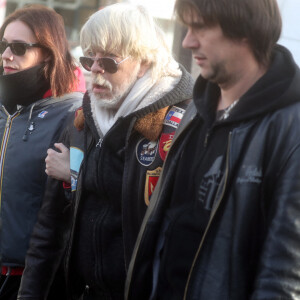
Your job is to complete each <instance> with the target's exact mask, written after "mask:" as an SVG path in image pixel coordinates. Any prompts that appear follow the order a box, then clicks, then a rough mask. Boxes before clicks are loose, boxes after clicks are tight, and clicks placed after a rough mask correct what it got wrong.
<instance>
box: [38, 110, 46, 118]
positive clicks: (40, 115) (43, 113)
mask: <svg viewBox="0 0 300 300" xmlns="http://www.w3.org/2000/svg"><path fill="white" fill-rule="evenodd" d="M47 113H48V112H47V111H46V110H43V111H42V112H40V113H39V114H38V118H41V119H44V118H45V116H46V114H47Z"/></svg>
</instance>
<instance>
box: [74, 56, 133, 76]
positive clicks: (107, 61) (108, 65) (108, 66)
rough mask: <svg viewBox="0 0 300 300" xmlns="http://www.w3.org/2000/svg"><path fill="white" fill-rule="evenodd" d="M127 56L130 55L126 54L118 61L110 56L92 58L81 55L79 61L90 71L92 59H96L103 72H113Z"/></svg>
mask: <svg viewBox="0 0 300 300" xmlns="http://www.w3.org/2000/svg"><path fill="white" fill-rule="evenodd" d="M129 57H130V56H127V57H126V58H124V59H123V60H121V61H120V62H116V60H114V59H113V58H110V57H101V58H94V57H85V56H82V57H80V58H79V61H80V63H81V65H82V66H83V67H84V68H85V69H86V70H87V71H91V68H92V65H93V63H94V61H96V62H97V64H98V65H99V67H100V68H102V69H103V70H104V71H105V72H107V73H111V74H113V73H116V72H117V71H118V65H119V64H120V63H122V62H123V61H125V60H126V59H128V58H129Z"/></svg>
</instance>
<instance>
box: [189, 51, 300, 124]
mask: <svg viewBox="0 0 300 300" xmlns="http://www.w3.org/2000/svg"><path fill="white" fill-rule="evenodd" d="M299 83H300V70H299V68H298V66H297V65H296V63H295V61H294V59H293V57H292V55H291V53H290V52H289V51H288V50H287V49H286V48H284V47H283V46H280V45H276V46H275V47H274V50H273V54H272V61H271V64H270V66H269V68H268V70H267V72H266V73H265V74H264V75H263V76H262V77H261V78H260V79H259V80H258V81H257V82H256V83H255V84H254V85H253V86H252V87H251V88H250V89H249V90H248V91H247V92H246V93H245V94H244V95H243V96H242V97H241V98H240V100H239V102H238V103H237V105H236V106H235V107H234V108H233V109H232V110H231V111H230V115H229V117H228V118H227V119H226V120H222V121H220V122H222V123H223V122H224V123H225V122H226V123H231V122H236V121H245V120H249V119H252V118H253V117H258V116H259V115H263V114H266V113H269V112H272V111H275V110H278V109H280V108H283V107H286V106H288V105H291V104H293V103H295V102H299V101H300V89H299ZM217 95H220V89H219V87H218V85H217V84H214V83H211V82H209V81H207V80H205V79H204V78H203V77H201V75H200V76H199V78H198V79H197V81H196V84H195V87H194V102H195V105H196V108H197V111H198V113H199V115H200V116H201V117H202V118H203V119H204V120H205V119H206V118H207V116H209V115H211V112H212V111H215V109H216V105H217V104H216V99H217V98H218V97H217Z"/></svg>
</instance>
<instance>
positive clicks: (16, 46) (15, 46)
mask: <svg viewBox="0 0 300 300" xmlns="http://www.w3.org/2000/svg"><path fill="white" fill-rule="evenodd" d="M7 47H9V48H10V50H11V52H12V53H13V54H14V55H17V56H22V55H24V54H25V52H26V50H27V49H28V48H31V47H39V48H42V46H41V45H40V44H36V43H35V44H27V43H21V42H13V43H7V42H5V41H0V54H1V55H2V54H3V52H4V51H5V49H6V48H7Z"/></svg>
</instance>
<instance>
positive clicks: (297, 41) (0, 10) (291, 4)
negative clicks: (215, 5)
mask: <svg viewBox="0 0 300 300" xmlns="http://www.w3.org/2000/svg"><path fill="white" fill-rule="evenodd" d="M277 1H278V5H279V7H280V10H281V13H282V17H283V31H282V35H281V38H280V41H279V43H281V44H283V45H285V46H286V47H287V48H289V49H290V50H291V51H292V53H293V55H294V57H295V60H296V62H297V63H298V65H300V26H299V25H300V24H299V21H298V20H299V17H298V15H299V13H300V0H277ZM117 2H131V3H139V4H142V5H144V6H146V7H147V8H148V9H149V11H150V12H151V13H152V15H153V16H154V17H155V18H156V20H157V22H158V23H159V24H160V26H161V27H162V28H163V30H164V31H165V33H166V35H167V38H168V42H169V45H170V47H171V48H172V50H173V53H174V56H175V58H176V59H177V61H179V62H180V63H182V64H183V65H184V66H185V67H186V69H187V70H189V71H190V72H191V73H192V75H193V76H194V77H195V78H196V77H197V76H198V74H199V69H198V67H197V66H195V65H194V63H193V60H192V55H191V52H190V51H189V50H186V49H183V48H182V47H181V42H182V39H183V37H184V35H185V28H183V27H182V26H180V25H179V24H178V23H176V22H175V21H174V18H173V7H174V2H175V0H29V1H28V0H27V1H25V0H0V26H1V24H2V22H3V18H4V17H5V16H6V15H8V14H10V13H11V12H12V11H14V10H15V9H16V8H19V7H22V6H23V5H25V4H29V3H39V4H44V5H46V6H48V7H51V8H54V9H55V10H56V11H57V12H58V13H59V14H61V15H62V16H63V18H64V21H65V26H66V33H67V36H68V39H69V42H70V46H71V49H72V53H73V55H74V56H75V58H78V57H79V56H80V55H81V48H80V47H79V31H80V28H81V27H82V25H83V24H84V23H85V22H86V20H87V18H88V17H89V16H90V15H91V14H93V13H94V12H95V11H97V10H98V9H100V8H102V7H105V6H106V5H110V4H113V3H117Z"/></svg>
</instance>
